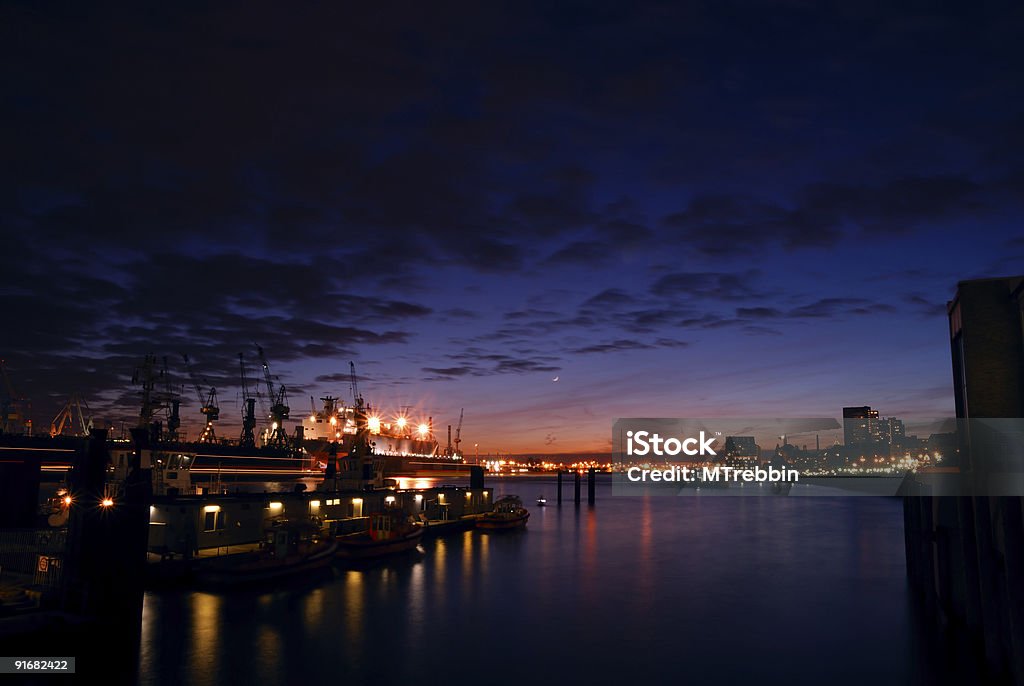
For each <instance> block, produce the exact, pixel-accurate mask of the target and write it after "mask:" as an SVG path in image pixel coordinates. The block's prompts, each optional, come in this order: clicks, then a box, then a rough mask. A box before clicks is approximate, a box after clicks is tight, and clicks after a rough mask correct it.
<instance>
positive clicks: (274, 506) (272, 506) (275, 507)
mask: <svg viewBox="0 0 1024 686" xmlns="http://www.w3.org/2000/svg"><path fill="white" fill-rule="evenodd" d="M267 507H269V508H270V509H271V510H280V509H281V508H282V507H284V505H282V504H281V503H279V502H277V501H275V502H272V503H270V504H269V505H267Z"/></svg>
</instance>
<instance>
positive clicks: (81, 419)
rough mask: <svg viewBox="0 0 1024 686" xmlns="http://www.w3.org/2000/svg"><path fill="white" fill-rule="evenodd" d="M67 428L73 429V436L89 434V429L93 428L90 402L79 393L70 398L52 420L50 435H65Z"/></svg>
mask: <svg viewBox="0 0 1024 686" xmlns="http://www.w3.org/2000/svg"><path fill="white" fill-rule="evenodd" d="M83 408H84V409H83ZM65 429H68V430H72V433H71V435H72V436H88V435H89V430H90V429H92V412H91V411H90V410H89V403H87V402H85V399H84V398H82V397H81V396H80V395H78V394H77V393H75V394H74V395H72V396H71V397H70V398H68V401H67V402H66V403H64V407H63V408H61V411H60V412H58V413H57V416H56V417H54V418H53V421H52V422H50V437H51V438H53V437H55V436H63V435H64V431H65Z"/></svg>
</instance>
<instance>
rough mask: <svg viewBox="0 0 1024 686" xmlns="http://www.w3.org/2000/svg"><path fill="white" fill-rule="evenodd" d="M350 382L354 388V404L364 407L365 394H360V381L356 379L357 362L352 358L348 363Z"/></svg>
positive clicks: (360, 407) (350, 385) (352, 388)
mask: <svg viewBox="0 0 1024 686" xmlns="http://www.w3.org/2000/svg"><path fill="white" fill-rule="evenodd" d="M348 379H349V381H348V383H349V387H350V388H351V390H352V404H353V405H354V406H355V407H357V408H359V409H362V407H363V396H361V395H359V383H358V382H357V381H356V363H355V362H352V361H351V360H350V361H349V363H348Z"/></svg>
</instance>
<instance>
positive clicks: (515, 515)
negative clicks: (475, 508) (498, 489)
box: [476, 495, 530, 531]
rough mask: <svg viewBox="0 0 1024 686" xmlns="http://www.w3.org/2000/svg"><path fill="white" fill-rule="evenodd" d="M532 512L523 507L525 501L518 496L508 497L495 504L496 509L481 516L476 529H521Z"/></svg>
mask: <svg viewBox="0 0 1024 686" xmlns="http://www.w3.org/2000/svg"><path fill="white" fill-rule="evenodd" d="M529 518H530V511H529V510H527V509H526V508H525V507H523V501H522V500H520V499H519V496H517V495H507V496H505V497H504V498H502V499H500V500H498V502H496V503H494V509H493V510H492V511H490V512H487V513H485V514H482V515H480V517H479V518H478V519H477V520H476V528H478V529H483V530H485V531H499V530H507V529H521V528H523V527H524V526H526V520H528V519H529Z"/></svg>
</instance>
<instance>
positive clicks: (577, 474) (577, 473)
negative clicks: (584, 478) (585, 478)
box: [573, 469, 580, 505]
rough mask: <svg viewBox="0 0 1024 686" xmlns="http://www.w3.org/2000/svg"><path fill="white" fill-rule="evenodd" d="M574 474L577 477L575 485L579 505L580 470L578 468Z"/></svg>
mask: <svg viewBox="0 0 1024 686" xmlns="http://www.w3.org/2000/svg"><path fill="white" fill-rule="evenodd" d="M573 475H574V476H575V477H576V480H575V482H574V487H575V489H576V504H577V505H579V504H580V471H579V470H578V469H577V470H576V471H575V472H573Z"/></svg>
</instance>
